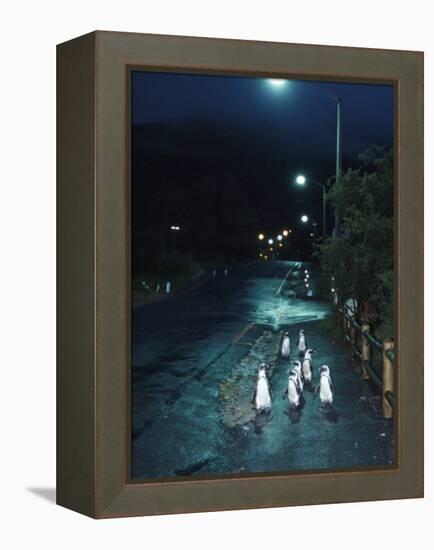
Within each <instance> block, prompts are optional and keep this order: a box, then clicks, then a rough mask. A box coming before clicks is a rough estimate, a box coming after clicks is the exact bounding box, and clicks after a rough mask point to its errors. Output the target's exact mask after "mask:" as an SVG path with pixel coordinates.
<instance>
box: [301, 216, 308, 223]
mask: <svg viewBox="0 0 434 550" xmlns="http://www.w3.org/2000/svg"><path fill="white" fill-rule="evenodd" d="M300 220H301V221H302V222H303V223H307V222H308V221H309V217H308V216H306V214H303V216H301V218H300Z"/></svg>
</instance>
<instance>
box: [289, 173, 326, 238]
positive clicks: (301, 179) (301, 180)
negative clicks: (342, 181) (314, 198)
mask: <svg viewBox="0 0 434 550" xmlns="http://www.w3.org/2000/svg"><path fill="white" fill-rule="evenodd" d="M306 181H311V182H312V183H315V184H316V185H318V187H321V189H322V236H323V239H325V238H326V227H327V222H326V187H325V185H323V184H322V183H320V182H319V181H316V180H314V179H312V178H306V177H305V176H303V175H301V174H300V175H299V176H297V177H296V178H295V182H296V183H297V185H304V184H305V183H306Z"/></svg>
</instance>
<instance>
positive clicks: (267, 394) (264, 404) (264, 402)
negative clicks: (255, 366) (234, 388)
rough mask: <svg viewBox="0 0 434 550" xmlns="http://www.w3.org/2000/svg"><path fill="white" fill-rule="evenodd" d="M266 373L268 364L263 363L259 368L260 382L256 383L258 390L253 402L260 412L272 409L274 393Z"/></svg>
mask: <svg viewBox="0 0 434 550" xmlns="http://www.w3.org/2000/svg"><path fill="white" fill-rule="evenodd" d="M265 371H266V364H265V363H261V365H260V367H259V373H258V381H257V383H256V390H255V393H254V395H253V402H254V404H255V407H256V410H257V411H258V412H260V411H269V410H270V409H271V399H272V393H271V390H270V385H269V383H268V379H267V375H266V372H265Z"/></svg>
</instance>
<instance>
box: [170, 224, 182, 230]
mask: <svg viewBox="0 0 434 550" xmlns="http://www.w3.org/2000/svg"><path fill="white" fill-rule="evenodd" d="M170 229H171V230H172V231H179V230H180V229H181V228H180V227H179V225H172V226H170Z"/></svg>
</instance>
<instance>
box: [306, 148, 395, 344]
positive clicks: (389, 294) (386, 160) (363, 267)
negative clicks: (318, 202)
mask: <svg viewBox="0 0 434 550" xmlns="http://www.w3.org/2000/svg"><path fill="white" fill-rule="evenodd" d="M360 162H361V167H360V168H358V169H357V170H354V169H349V170H347V171H346V172H345V173H343V174H342V176H341V178H340V181H339V183H334V185H333V186H332V187H331V189H330V190H329V192H328V193H327V201H328V203H329V204H330V205H331V206H332V207H333V208H335V209H337V210H338V211H339V212H341V213H342V222H341V228H340V234H339V235H337V236H336V237H335V238H334V239H327V240H326V241H325V242H324V243H323V244H322V245H320V246H319V247H318V251H317V255H318V256H319V258H320V260H321V264H322V268H323V269H324V270H325V271H326V272H328V273H331V274H333V276H334V286H335V288H336V290H337V292H338V296H339V300H340V302H341V303H343V302H345V301H346V300H347V299H348V298H355V299H356V300H357V303H358V305H359V311H358V316H359V318H363V319H366V320H368V321H369V322H371V323H374V325H375V326H376V327H377V329H378V332H381V335H382V336H383V334H384V333H386V332H389V334H384V336H388V337H390V336H392V335H393V235H394V232H393V204H394V201H393V152H392V151H384V150H380V149H378V148H375V147H371V148H369V149H368V150H367V151H365V152H364V153H363V154H362V155H361V156H360Z"/></svg>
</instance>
